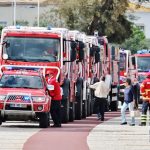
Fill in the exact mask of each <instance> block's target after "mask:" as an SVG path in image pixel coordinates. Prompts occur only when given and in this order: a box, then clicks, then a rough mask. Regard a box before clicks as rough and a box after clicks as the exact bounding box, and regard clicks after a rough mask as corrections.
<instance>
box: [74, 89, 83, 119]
mask: <svg viewBox="0 0 150 150" xmlns="http://www.w3.org/2000/svg"><path fill="white" fill-rule="evenodd" d="M82 99H83V91H82V90H81V92H80V95H79V96H77V97H76V107H75V108H76V109H75V112H76V114H75V119H77V120H81V119H82V102H83V100H82Z"/></svg>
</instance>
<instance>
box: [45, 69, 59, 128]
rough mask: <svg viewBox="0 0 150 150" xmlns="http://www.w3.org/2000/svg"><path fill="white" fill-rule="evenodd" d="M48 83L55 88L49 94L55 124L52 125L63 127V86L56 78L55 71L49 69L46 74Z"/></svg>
mask: <svg viewBox="0 0 150 150" xmlns="http://www.w3.org/2000/svg"><path fill="white" fill-rule="evenodd" d="M46 80H47V84H48V85H50V86H52V87H53V89H51V90H49V95H50V96H51V98H52V100H51V109H50V113H51V117H52V120H53V122H54V125H53V126H51V127H61V100H62V95H61V88H60V84H59V82H58V81H57V80H56V78H55V73H54V71H52V70H51V71H48V73H47V75H46Z"/></svg>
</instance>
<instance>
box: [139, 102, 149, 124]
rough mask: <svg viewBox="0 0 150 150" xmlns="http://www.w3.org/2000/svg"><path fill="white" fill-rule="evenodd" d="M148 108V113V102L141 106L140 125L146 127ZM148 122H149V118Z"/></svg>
mask: <svg viewBox="0 0 150 150" xmlns="http://www.w3.org/2000/svg"><path fill="white" fill-rule="evenodd" d="M148 108H149V111H150V103H149V102H148V101H144V102H143V105H142V114H141V124H142V125H146V121H147V110H148ZM148 119H149V121H150V116H149V118H148Z"/></svg>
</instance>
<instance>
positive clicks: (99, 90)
mask: <svg viewBox="0 0 150 150" xmlns="http://www.w3.org/2000/svg"><path fill="white" fill-rule="evenodd" d="M89 87H90V88H91V89H94V90H95V91H94V94H95V98H96V99H95V104H96V106H97V108H96V109H97V114H100V116H101V121H104V118H105V116H104V113H105V104H106V99H107V95H108V93H109V89H108V88H107V85H106V83H105V77H104V76H102V77H101V80H100V82H96V83H95V84H93V85H90V86H89Z"/></svg>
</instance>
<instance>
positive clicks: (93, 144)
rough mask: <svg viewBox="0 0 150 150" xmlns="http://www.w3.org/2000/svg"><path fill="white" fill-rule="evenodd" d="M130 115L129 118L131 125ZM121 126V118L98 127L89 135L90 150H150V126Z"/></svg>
mask: <svg viewBox="0 0 150 150" xmlns="http://www.w3.org/2000/svg"><path fill="white" fill-rule="evenodd" d="M129 118H130V117H129V115H128V117H127V119H128V123H129ZM139 123H140V120H139V118H138V119H136V126H129V124H127V125H120V117H116V118H113V119H110V120H108V121H106V122H104V123H102V124H99V125H97V126H96V127H95V128H94V129H93V130H92V131H91V132H90V134H89V136H88V138H87V143H88V146H89V149H90V150H149V149H150V126H149V125H148V124H147V126H139Z"/></svg>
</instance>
